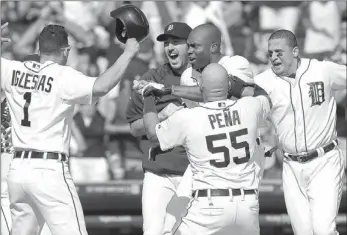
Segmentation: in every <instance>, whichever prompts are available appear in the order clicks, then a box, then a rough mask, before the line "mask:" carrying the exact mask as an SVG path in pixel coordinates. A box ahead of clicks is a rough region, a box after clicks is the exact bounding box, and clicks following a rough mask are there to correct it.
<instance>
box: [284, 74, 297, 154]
mask: <svg viewBox="0 0 347 235" xmlns="http://www.w3.org/2000/svg"><path fill="white" fill-rule="evenodd" d="M283 81H286V82H287V83H288V85H289V95H290V103H291V105H292V109H293V113H294V139H295V151H296V153H298V147H297V145H296V141H297V139H296V113H295V108H294V104H293V98H292V85H291V84H290V82H288V81H287V80H285V79H283Z"/></svg>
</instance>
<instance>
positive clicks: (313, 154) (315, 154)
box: [284, 140, 338, 163]
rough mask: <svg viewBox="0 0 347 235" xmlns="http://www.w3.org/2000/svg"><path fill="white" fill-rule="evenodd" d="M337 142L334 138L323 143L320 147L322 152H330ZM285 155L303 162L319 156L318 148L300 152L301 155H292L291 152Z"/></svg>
mask: <svg viewBox="0 0 347 235" xmlns="http://www.w3.org/2000/svg"><path fill="white" fill-rule="evenodd" d="M337 144H338V142H337V140H334V141H333V142H331V143H330V144H328V145H325V146H324V147H322V149H323V151H324V153H327V152H330V151H331V150H333V149H334V148H335V147H336V146H337ZM284 155H285V156H286V157H288V158H290V159H291V160H293V161H296V162H300V163H305V162H308V161H311V160H312V159H314V158H316V157H318V156H319V152H318V150H313V151H311V152H308V153H305V154H301V155H292V154H284Z"/></svg>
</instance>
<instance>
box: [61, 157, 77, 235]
mask: <svg viewBox="0 0 347 235" xmlns="http://www.w3.org/2000/svg"><path fill="white" fill-rule="evenodd" d="M61 167H62V169H63V177H64V182H65V184H66V187H67V189H68V190H69V193H70V195H71V200H72V204H73V208H74V210H75V215H76V220H77V224H78V230H79V232H80V234H81V235H82V232H81V226H80V221H79V220H78V214H77V210H76V205H75V201H74V200H73V195H72V192H71V190H70V187H69V184H68V183H67V181H66V178H65V171H64V163H63V162H61Z"/></svg>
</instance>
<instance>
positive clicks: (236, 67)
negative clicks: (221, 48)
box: [218, 55, 254, 84]
mask: <svg viewBox="0 0 347 235" xmlns="http://www.w3.org/2000/svg"><path fill="white" fill-rule="evenodd" d="M218 63H219V64H220V65H222V66H223V67H224V68H225V69H226V70H227V71H228V73H229V74H231V75H233V76H236V77H238V78H240V79H242V80H243V81H244V82H247V83H249V84H254V76H253V70H252V67H251V64H250V63H249V61H248V60H247V59H246V58H244V57H242V56H238V55H235V56H224V57H222V59H221V60H220V61H219V62H218Z"/></svg>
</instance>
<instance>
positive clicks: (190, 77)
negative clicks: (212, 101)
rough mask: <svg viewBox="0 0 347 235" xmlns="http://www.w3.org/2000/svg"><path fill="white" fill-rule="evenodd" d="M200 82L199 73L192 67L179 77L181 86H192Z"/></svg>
mask: <svg viewBox="0 0 347 235" xmlns="http://www.w3.org/2000/svg"><path fill="white" fill-rule="evenodd" d="M199 81H200V73H199V72H198V71H196V70H194V69H193V68H192V67H189V68H187V69H186V70H184V71H183V73H182V75H181V85H185V86H194V85H197V84H198V83H199Z"/></svg>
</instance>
